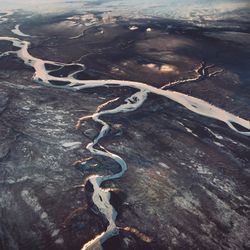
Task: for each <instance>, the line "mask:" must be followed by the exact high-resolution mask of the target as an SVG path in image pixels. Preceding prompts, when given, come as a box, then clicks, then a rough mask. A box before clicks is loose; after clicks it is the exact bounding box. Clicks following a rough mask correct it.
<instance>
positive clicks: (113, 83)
mask: <svg viewBox="0 0 250 250" xmlns="http://www.w3.org/2000/svg"><path fill="white" fill-rule="evenodd" d="M19 27H20V26H16V29H15V31H18V32H15V33H16V34H17V35H25V36H28V35H27V34H24V33H22V32H21V31H20V29H19ZM0 41H6V42H11V43H12V44H13V46H14V47H17V48H19V49H18V50H17V51H7V52H4V53H2V54H1V55H0V59H1V58H2V57H4V56H9V55H16V56H17V57H18V58H20V59H22V60H23V62H24V63H25V64H26V65H28V66H31V67H32V68H33V69H34V76H33V80H34V82H37V83H39V84H43V85H45V86H49V87H55V88H65V89H69V90H73V91H79V90H82V89H88V88H95V87H107V88H112V87H130V88H133V89H136V90H137V92H136V93H135V94H133V95H132V96H130V97H129V98H127V99H126V100H125V101H124V103H122V104H121V105H119V106H117V107H115V108H113V109H109V110H105V109H104V110H103V109H98V110H97V112H96V113H94V114H93V115H91V116H88V117H82V118H80V119H79V122H78V126H80V124H81V122H82V121H84V120H86V119H90V118H91V119H93V120H94V121H95V122H97V123H99V124H100V125H101V126H102V128H101V130H100V132H99V134H98V136H97V137H96V138H95V139H94V140H93V141H92V142H91V143H89V144H88V145H87V147H86V148H87V149H88V150H89V151H90V152H91V153H92V154H93V155H101V156H105V157H108V158H111V159H112V160H114V161H115V162H116V163H117V164H119V166H120V172H118V173H116V174H113V175H107V176H101V175H92V176H90V177H89V179H88V180H89V181H90V183H91V184H92V185H93V188H94V191H93V195H92V199H93V202H94V204H95V205H96V207H97V208H98V209H99V211H100V213H102V214H103V216H105V217H106V219H107V220H108V227H107V229H106V231H105V232H103V233H101V234H100V235H97V236H96V237H95V238H94V239H93V240H90V241H89V242H88V243H86V244H85V245H84V246H83V248H82V249H84V250H86V249H101V248H102V247H101V245H102V244H103V243H104V242H105V241H106V240H107V239H109V238H110V237H112V236H114V235H117V234H118V233H119V230H118V228H117V226H116V223H115V222H116V216H117V212H116V211H115V209H114V208H113V206H112V205H111V204H110V195H111V193H110V190H109V189H104V188H102V187H101V186H102V183H103V182H105V181H108V180H113V179H117V178H120V177H121V176H122V175H123V174H124V172H125V171H126V170H127V164H126V162H125V161H124V160H123V159H122V158H121V157H120V156H118V155H116V154H113V153H112V152H109V151H108V150H106V149H104V148H102V147H101V148H100V149H97V148H95V146H96V145H97V144H98V142H99V141H100V140H101V139H102V138H103V137H104V136H105V135H106V134H107V133H108V131H109V125H108V124H107V123H106V122H105V121H104V120H102V119H101V117H102V116H103V115H107V114H110V115H112V114H113V115H114V114H117V113H121V112H132V111H135V110H136V109H138V108H139V107H140V106H141V105H142V104H143V103H144V102H145V101H146V100H147V97H148V94H149V93H153V94H156V95H160V96H164V97H166V98H168V99H171V100H173V101H175V102H176V103H177V104H179V105H182V106H184V107H185V108H187V109H188V110H190V111H192V112H194V113H196V114H199V115H202V116H206V117H210V118H213V119H216V120H220V121H222V122H224V123H226V124H227V125H228V126H229V127H230V128H231V129H232V130H234V131H236V132H238V133H240V134H243V135H246V136H250V122H249V121H247V120H245V119H242V118H240V117H238V116H236V115H233V114H231V113H229V112H226V111H225V110H223V109H220V108H218V107H215V106H213V105H211V104H209V103H207V102H205V101H203V100H201V99H198V98H195V97H192V96H189V95H186V94H182V93H179V92H176V91H171V90H164V88H162V89H158V88H156V87H153V86H150V85H148V84H146V83H142V82H134V81H123V80H110V79H107V80H78V79H77V78H76V76H77V74H78V73H79V72H81V71H84V70H85V66H84V65H83V64H79V63H71V64H65V63H61V62H54V61H48V60H42V59H39V58H36V57H34V56H32V55H31V54H30V53H29V46H30V42H28V41H25V40H20V39H18V38H15V37H0ZM69 66H73V67H75V68H76V69H75V70H74V72H73V73H72V72H70V73H68V74H67V75H66V76H62V77H59V76H55V73H56V72H57V71H59V70H62V69H64V68H66V67H69ZM191 80H193V79H191ZM235 124H237V125H239V126H241V127H243V128H245V129H246V131H240V130H239V129H237V127H236V126H235Z"/></svg>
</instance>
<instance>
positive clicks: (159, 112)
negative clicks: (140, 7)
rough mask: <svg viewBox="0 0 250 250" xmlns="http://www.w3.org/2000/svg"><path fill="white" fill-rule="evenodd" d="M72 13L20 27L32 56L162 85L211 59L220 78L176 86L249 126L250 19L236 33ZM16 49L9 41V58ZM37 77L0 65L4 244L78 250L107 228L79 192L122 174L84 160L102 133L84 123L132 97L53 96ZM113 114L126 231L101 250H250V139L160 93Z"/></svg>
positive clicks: (114, 92) (111, 138)
mask: <svg viewBox="0 0 250 250" xmlns="http://www.w3.org/2000/svg"><path fill="white" fill-rule="evenodd" d="M67 17H69V15H63V16H59V17H58V16H56V17H49V18H43V17H39V18H34V20H33V22H31V21H30V20H29V22H28V21H27V20H26V19H23V17H22V16H18V15H16V16H15V18H16V19H14V20H16V21H18V23H21V24H22V26H21V27H22V31H23V32H25V33H28V34H31V35H32V37H30V38H27V39H29V40H30V41H31V46H30V52H31V54H32V55H34V56H37V57H39V58H43V59H49V60H55V61H59V62H68V63H70V62H76V61H77V62H80V63H83V64H85V66H86V70H85V71H84V72H83V73H80V75H79V76H78V77H79V78H81V79H127V80H134V81H141V82H146V83H148V84H151V85H154V86H157V87H161V86H164V85H165V84H166V83H169V82H172V81H176V80H181V79H186V78H193V77H196V76H197V75H198V73H199V72H197V69H198V68H199V65H200V64H201V63H202V62H205V63H206V65H213V67H211V68H209V73H213V72H217V71H218V73H217V74H215V75H214V76H211V77H209V76H206V77H204V78H201V79H200V80H198V81H190V82H188V83H183V84H174V85H171V86H170V87H168V88H169V89H173V90H176V91H180V92H183V93H187V94H190V95H193V96H196V97H199V98H201V99H203V100H206V101H208V102H210V103H212V104H214V105H216V106H219V107H221V108H223V109H225V110H227V111H230V112H232V113H234V114H236V115H238V116H240V117H242V118H245V119H248V120H249V118H250V108H249V107H250V105H249V104H250V102H249V100H250V89H249V86H250V82H249V79H250V73H249V70H248V69H249V67H250V62H249V58H250V42H249V41H250V39H249V36H250V30H249V27H250V26H249V24H248V23H245V24H244V26H241V27H239V28H232V29H231V30H230V29H229V28H209V27H203V28H202V27H196V26H194V25H191V24H187V23H184V22H181V21H173V20H153V19H150V20H130V21H124V20H121V18H118V19H117V20H116V21H115V22H104V21H103V20H102V19H101V17H100V13H97V14H96V17H95V18H96V21H95V24H93V25H92V26H86V25H84V22H82V23H81V22H80V23H78V25H73V23H72V22H71V21H69V19H66V18H67ZM31 20H32V19H31ZM15 24H16V23H15V21H13V20H10V21H9V22H6V23H4V24H1V26H0V34H1V36H7V35H8V36H14V35H13V34H11V32H10V30H11V29H12V28H13V27H14V26H15ZM132 26H137V27H138V29H137V30H130V29H129V27H132ZM38 27H39V28H38ZM148 28H151V31H147V29H148ZM79 34H80V35H81V34H83V35H82V36H79V38H73V37H75V36H77V35H79ZM69 37H71V38H72V39H69ZM235 37H237V39H235ZM10 49H12V48H10V46H9V44H8V43H5V42H1V43H0V51H1V52H5V51H7V50H10ZM71 70H72V69H71V68H68V69H67V71H69V72H70V71H71ZM33 73H34V72H33V70H32V69H31V68H29V67H27V66H25V65H23V63H22V62H21V61H20V60H19V59H16V58H15V57H12V56H9V57H4V58H0V135H1V141H0V186H1V187H0V213H1V219H0V249H3V250H17V249H20V250H24V249H25V250H27V249H31V250H32V249H41V250H45V249H46V250H54V249H67V250H68V249H70V250H79V249H81V247H82V246H83V244H84V243H86V242H88V241H89V240H90V239H92V238H93V237H94V236H95V235H96V234H98V233H101V232H102V231H104V230H105V227H106V224H107V222H106V221H105V219H104V218H103V216H102V215H101V214H100V213H99V212H98V210H97V209H96V208H95V207H94V206H93V203H92V202H91V192H92V190H91V186H89V185H88V183H87V184H86V186H85V188H84V187H83V186H82V184H84V183H85V179H86V178H87V177H88V176H89V175H92V174H108V173H111V172H116V171H117V170H118V169H117V166H116V165H115V164H114V163H113V162H111V161H110V160H108V159H105V158H102V157H94V158H91V159H88V158H89V157H92V156H91V155H90V154H89V152H88V151H87V150H86V149H85V146H86V145H87V144H88V143H89V142H90V141H91V140H92V139H93V138H94V137H95V136H96V135H97V133H98V131H99V129H100V127H99V126H98V125H96V124H95V123H94V122H93V121H86V122H84V123H83V125H82V126H81V128H80V129H79V130H77V129H76V128H75V125H76V122H77V120H78V118H79V117H81V116H84V115H89V114H92V113H93V112H95V110H96V108H97V106H99V105H100V104H102V103H103V102H106V101H107V100H110V99H113V98H115V97H121V99H122V100H123V99H124V98H125V97H128V96H129V95H131V93H133V92H134V91H133V90H131V89H127V88H121V89H120V88H105V89H104V88H98V89H92V90H87V91H82V92H70V91H67V90H63V89H55V88H47V87H44V86H39V85H37V84H35V83H33V82H32V81H31V78H32V75H33ZM64 73H65V72H61V71H59V72H57V75H63V74H64ZM112 105H113V106H114V107H115V105H117V104H116V103H113V104H112ZM109 108H110V107H109ZM104 119H105V120H106V121H108V122H109V124H110V125H111V127H112V128H111V130H110V133H109V134H108V135H107V137H106V138H104V139H103V140H102V141H101V145H103V146H105V147H106V148H107V149H108V150H110V151H112V152H114V153H117V154H118V155H120V156H121V157H123V158H124V160H125V161H126V162H127V164H128V171H127V172H126V174H125V175H124V176H123V177H122V178H121V179H119V180H115V181H113V182H108V183H105V186H106V187H112V188H114V191H113V192H112V197H111V202H112V204H113V205H114V207H115V208H116V210H117V211H118V213H119V215H118V218H117V225H118V227H119V228H120V235H119V236H117V237H114V238H112V239H110V240H109V241H107V242H106V243H105V244H104V249H108V250H112V249H114V250H116V249H143V250H144V249H155V250H159V249H250V235H249V231H250V221H249V219H250V196H249V190H250V150H249V149H250V140H249V138H248V137H246V136H243V135H239V134H237V133H235V132H233V131H232V130H230V129H229V128H228V127H227V126H226V125H224V124H222V123H220V122H218V121H215V120H212V119H209V118H204V117H201V116H199V115H196V114H194V113H192V112H190V111H187V110H186V109H185V108H183V107H180V106H179V105H177V104H176V103H174V102H172V101H170V100H167V99H165V98H162V97H158V96H155V95H150V96H149V98H148V100H147V101H146V103H144V105H143V106H142V107H141V108H140V109H138V110H137V111H135V112H133V113H125V114H119V115H115V116H112V117H111V116H107V117H104ZM79 160H85V161H86V164H85V165H80V164H78V163H77V161H79Z"/></svg>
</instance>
